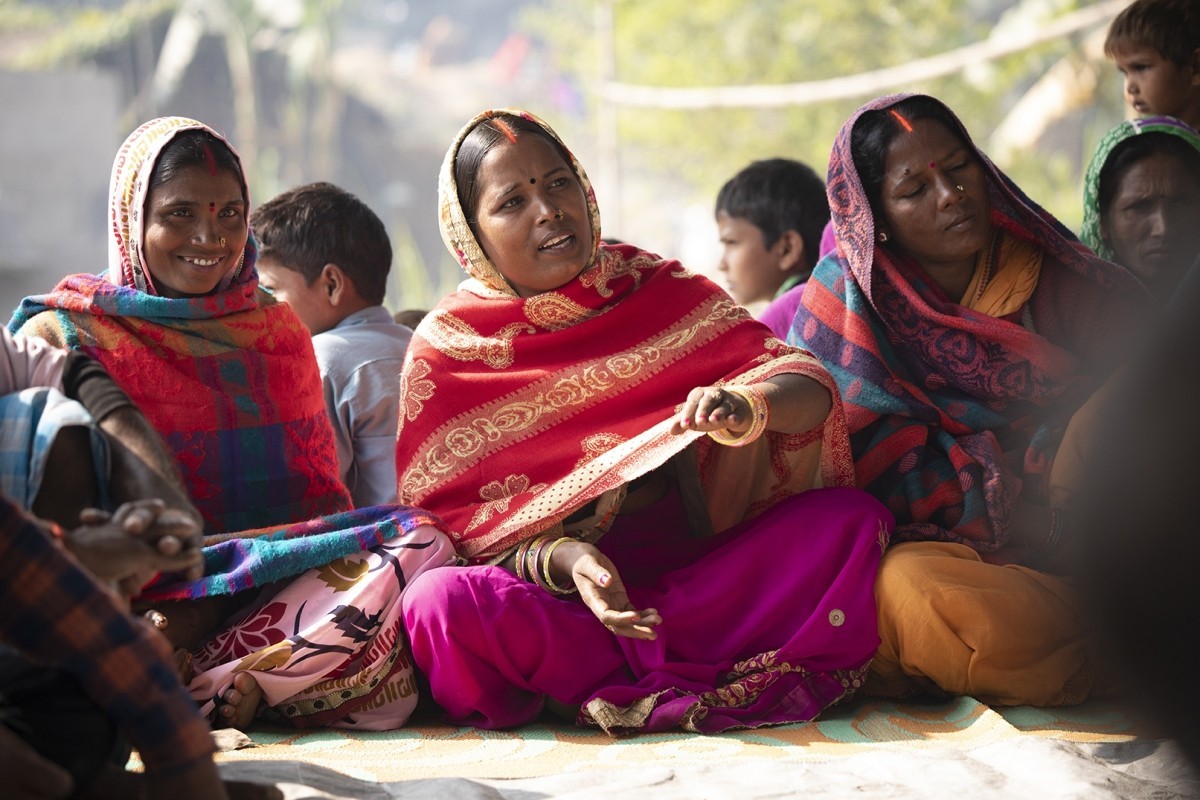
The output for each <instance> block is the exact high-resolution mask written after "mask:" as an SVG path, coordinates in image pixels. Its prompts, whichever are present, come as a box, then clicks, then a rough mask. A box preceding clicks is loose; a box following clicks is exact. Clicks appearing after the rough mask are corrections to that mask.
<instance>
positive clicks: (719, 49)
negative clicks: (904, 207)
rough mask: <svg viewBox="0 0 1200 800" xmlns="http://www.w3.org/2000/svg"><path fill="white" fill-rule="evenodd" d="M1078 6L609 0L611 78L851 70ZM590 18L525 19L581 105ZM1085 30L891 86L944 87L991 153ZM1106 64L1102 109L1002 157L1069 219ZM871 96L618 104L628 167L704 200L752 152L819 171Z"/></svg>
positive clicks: (591, 8)
mask: <svg viewBox="0 0 1200 800" xmlns="http://www.w3.org/2000/svg"><path fill="white" fill-rule="evenodd" d="M1086 5H1089V3H1078V2H1074V1H1073V0H1025V2H1023V3H1015V2H1011V0H1010V1H1009V2H1002V1H1001V0H991V1H989V0H974V1H973V2H961V0H908V1H907V2H904V3H896V2H894V1H893V0H806V1H805V2H803V3H797V2H795V0H756V2H754V3H752V4H751V3H730V2H728V0H636V1H635V0H612V3H611V9H612V10H611V13H612V21H613V31H614V36H613V39H614V45H615V47H614V49H615V53H614V54H613V56H614V58H613V61H614V63H615V66H614V69H615V74H614V75H613V76H612V78H613V80H615V81H618V82H621V83H629V84H639V85H650V86H663V87H695V86H736V85H745V84H783V83H799V82H805V81H813V80H820V79H826V78H834V77H838V76H845V75H854V74H858V73H862V72H866V71H870V70H875V69H880V68H884V67H889V66H897V65H902V64H904V63H905V62H908V61H911V60H914V59H918V58H923V57H928V56H932V55H936V54H939V53H944V52H946V51H950V50H953V49H955V48H958V47H962V46H964V45H967V44H970V43H973V42H977V41H980V40H982V39H985V38H986V37H987V36H988V35H989V34H990V33H991V31H992V30H993V29H994V28H996V27H997V26H1004V25H1008V26H1016V28H1017V29H1022V26H1024V27H1023V29H1024V30H1029V29H1030V27H1029V26H1036V25H1038V24H1039V22H1042V21H1045V20H1048V19H1053V18H1056V17H1059V16H1061V15H1063V14H1064V13H1067V12H1069V11H1072V10H1074V9H1076V8H1079V7H1082V6H1086ZM595 15H596V4H595V3H580V2H578V0H544V3H543V4H542V5H541V6H540V7H537V8H530V9H528V10H527V11H526V13H525V14H524V15H523V17H522V24H523V25H524V26H525V28H526V29H527V30H528V31H529V32H530V33H531V34H533V35H536V36H538V37H539V38H540V39H542V40H543V41H544V42H546V43H547V46H548V47H549V48H550V49H551V50H552V51H553V52H554V53H555V54H556V58H557V60H558V62H559V63H560V64H561V66H562V68H563V69H564V70H565V71H567V72H568V73H569V74H571V75H573V76H575V78H576V79H577V80H578V82H579V85H580V87H581V89H582V94H583V96H584V97H585V98H586V100H587V103H588V111H589V114H594V113H595V112H596V110H597V108H598V102H599V98H598V94H597V92H596V87H597V67H596V64H597V63H598V61H597V59H598V57H599V55H600V54H599V53H598V52H597V50H598V43H597V37H596V36H595V34H594V31H595ZM1083 38H1084V37H1083V36H1082V35H1076V36H1071V37H1064V38H1063V39H1062V40H1060V41H1055V42H1052V43H1048V44H1044V45H1040V46H1037V47H1034V48H1031V49H1029V50H1025V51H1022V52H1020V53H1017V54H1014V55H1012V56H1008V57H1005V58H1001V59H998V60H996V61H993V62H990V63H987V64H980V65H977V66H975V67H971V68H968V69H966V70H964V71H963V72H962V73H961V74H958V75H952V76H948V77H945V78H941V79H937V80H931V81H928V82H925V83H923V84H921V85H912V86H897V87H896V89H895V91H901V90H904V91H921V92H925V93H928V94H932V95H934V96H937V97H939V98H941V99H942V100H944V101H945V102H946V103H947V104H948V105H950V107H951V108H953V109H954V110H955V111H956V113H958V114H959V115H960V117H961V118H962V119H963V121H964V122H965V123H966V125H967V127H968V129H969V130H970V131H971V133H972V136H973V137H974V138H975V139H976V141H977V142H978V143H979V144H980V145H981V146H982V147H983V148H984V149H985V150H987V148H988V142H989V137H990V135H991V132H992V131H993V130H994V129H995V127H996V126H997V125H999V124H1000V123H1001V122H1002V121H1003V120H1004V118H1005V116H1006V115H1007V113H1008V110H1009V109H1010V108H1011V107H1012V106H1013V105H1014V104H1015V103H1016V102H1017V100H1019V99H1020V98H1021V96H1022V95H1023V93H1024V92H1025V91H1026V90H1027V89H1029V87H1031V86H1032V85H1033V84H1034V83H1035V82H1036V81H1037V80H1038V79H1039V78H1041V77H1042V76H1043V75H1044V74H1045V73H1047V71H1048V70H1050V68H1051V67H1052V66H1053V65H1055V64H1056V63H1058V62H1059V61H1060V60H1062V59H1064V58H1067V59H1070V58H1076V59H1081V58H1083V56H1082V55H1080V52H1081V41H1082V39H1083ZM1104 74H1105V76H1106V78H1107V80H1108V81H1109V84H1104V83H1103V82H1101V85H1100V88H1101V89H1102V90H1108V91H1107V93H1106V94H1107V98H1106V99H1104V100H1103V101H1102V102H1101V107H1100V108H1098V109H1096V108H1093V109H1090V110H1087V111H1085V112H1083V113H1082V114H1076V115H1074V116H1073V117H1072V118H1071V120H1070V124H1067V125H1065V126H1064V125H1058V126H1055V127H1051V128H1050V130H1049V131H1048V132H1047V136H1046V137H1045V138H1046V139H1048V140H1052V141H1048V142H1047V143H1046V145H1047V146H1046V147H1041V146H1039V147H1038V148H1036V150H1035V151H1033V152H1020V153H1017V154H1014V155H1011V156H1008V157H1006V158H1005V159H1003V160H1002V162H1003V163H1001V166H1002V167H1003V168H1005V169H1006V171H1008V172H1009V174H1010V175H1011V176H1012V177H1013V178H1014V179H1015V180H1016V181H1017V182H1018V184H1020V185H1021V186H1022V188H1023V189H1025V191H1026V192H1027V193H1028V194H1029V195H1030V196H1031V197H1033V198H1034V199H1035V200H1037V201H1038V202H1040V203H1041V204H1043V205H1045V206H1046V207H1047V208H1048V209H1050V210H1051V211H1052V212H1053V213H1056V214H1057V215H1058V216H1059V217H1060V218H1061V219H1062V220H1063V221H1064V222H1066V223H1067V224H1068V225H1072V226H1076V225H1077V223H1078V221H1079V220H1080V219H1081V217H1082V212H1081V210H1080V206H1081V203H1082V177H1081V173H1082V170H1083V169H1085V168H1086V161H1087V158H1088V156H1089V155H1090V153H1091V148H1092V147H1093V146H1094V143H1095V141H1096V140H1097V139H1098V138H1099V136H1100V134H1101V133H1102V132H1103V130H1105V129H1107V128H1108V127H1109V126H1111V125H1113V124H1116V123H1117V122H1119V121H1120V120H1121V119H1122V109H1121V104H1120V103H1121V100H1120V89H1119V83H1118V81H1117V78H1116V77H1115V72H1111V73H1110V72H1105V73H1104ZM1114 98H1115V100H1114ZM869 99H871V98H870V97H857V98H848V99H845V100H843V101H838V102H827V103H820V104H814V105H805V106H795V107H789V108H772V109H753V108H750V109H737V108H732V109H702V110H687V111H680V110H655V109H644V108H628V107H626V108H621V109H619V110H618V112H617V113H618V131H619V139H620V144H621V157H622V161H623V163H622V170H623V172H627V171H629V170H638V169H649V170H665V171H667V172H670V173H673V174H674V175H675V176H677V177H679V178H681V179H683V180H685V181H687V182H688V183H689V184H691V185H693V186H695V187H696V188H697V190H699V191H701V192H703V193H705V194H706V195H707V196H710V197H713V196H715V193H716V190H717V189H718V188H719V186H720V184H721V183H722V182H724V181H725V180H726V179H727V178H728V177H730V176H731V175H733V173H734V172H736V171H737V170H738V169H740V168H741V167H742V166H744V165H745V164H746V163H748V162H749V161H751V160H753V159H756V158H767V157H773V156H788V157H792V158H797V159H799V160H802V161H805V162H807V163H808V164H810V165H812V166H813V167H814V168H815V169H817V170H818V171H819V172H823V171H824V169H825V168H826V166H827V164H828V159H829V150H830V147H831V145H832V142H833V140H834V138H835V136H836V134H837V132H838V130H839V129H840V127H841V125H842V123H843V122H844V121H845V120H846V119H847V117H848V116H849V115H850V114H851V113H852V112H853V111H854V110H855V109H856V108H857V107H858V106H859V105H861V104H862V103H863V102H865V101H867V100H869ZM580 132H581V133H582V131H580ZM631 154H637V155H636V156H632V155H631ZM634 159H636V161H635V160H634Z"/></svg>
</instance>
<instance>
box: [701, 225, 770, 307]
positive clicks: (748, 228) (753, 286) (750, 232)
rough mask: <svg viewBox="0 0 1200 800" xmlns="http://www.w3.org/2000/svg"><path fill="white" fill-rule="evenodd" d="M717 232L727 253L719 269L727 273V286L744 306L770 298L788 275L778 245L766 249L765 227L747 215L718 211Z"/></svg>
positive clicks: (731, 293) (735, 298)
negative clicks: (752, 220)
mask: <svg viewBox="0 0 1200 800" xmlns="http://www.w3.org/2000/svg"><path fill="white" fill-rule="evenodd" d="M717 233H718V235H719V236H720V237H721V245H722V246H723V247H724V252H723V253H722V255H721V264H720V267H719V268H720V270H721V272H724V273H725V282H726V288H728V290H729V294H730V295H732V296H733V299H734V300H736V301H738V302H739V303H741V304H742V305H748V304H750V303H754V302H757V301H759V300H770V299H771V298H772V297H774V296H775V292H776V291H777V290H778V289H779V287H780V286H782V285H783V281H784V279H785V278H787V272H786V270H785V268H783V267H782V265H781V264H780V255H779V252H778V251H779V249H780V248H779V244H780V242H781V241H783V240H782V239H780V242H776V243H775V246H774V247H771V248H767V247H765V246H764V242H763V232H762V229H761V228H759V227H758V226H757V225H755V224H754V223H753V222H750V221H749V220H747V219H746V218H745V217H731V216H729V214H727V213H725V212H724V211H719V212H717Z"/></svg>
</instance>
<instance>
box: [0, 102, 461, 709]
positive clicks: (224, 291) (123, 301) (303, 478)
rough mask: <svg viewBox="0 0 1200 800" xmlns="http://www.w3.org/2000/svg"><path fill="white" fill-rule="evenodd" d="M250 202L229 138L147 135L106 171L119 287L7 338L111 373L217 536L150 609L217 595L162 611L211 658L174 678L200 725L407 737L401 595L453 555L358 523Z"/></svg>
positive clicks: (96, 292) (382, 519) (30, 309)
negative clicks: (332, 727) (204, 569)
mask: <svg viewBox="0 0 1200 800" xmlns="http://www.w3.org/2000/svg"><path fill="white" fill-rule="evenodd" d="M248 206H249V193H248V192H247V189H246V181H245V177H244V175H243V171H242V166H241V162H240V160H239V159H238V156H237V154H236V153H235V152H234V151H233V149H232V148H231V147H230V146H229V144H228V143H227V142H226V141H225V140H224V139H223V138H221V137H220V136H219V135H217V134H216V133H215V132H214V131H212V130H211V129H209V128H208V127H206V126H204V125H202V124H201V123H199V122H195V121H193V120H188V119H183V118H180V117H166V118H162V119H157V120H153V121H151V122H147V123H146V124H144V125H142V126H141V127H139V128H138V129H137V130H136V131H134V132H133V133H132V134H130V136H129V138H128V139H127V140H126V141H125V144H124V145H123V146H122V147H121V149H120V151H119V152H118V154H117V157H116V160H115V162H114V164H113V172H112V183H111V187H110V198H109V216H110V226H109V235H110V246H109V268H108V272H107V274H102V275H91V274H81V275H71V276H69V277H67V278H65V279H63V281H62V282H61V283H59V285H58V286H57V287H56V288H55V289H54V291H53V292H51V293H50V294H48V295H43V296H39V297H31V298H26V299H25V300H24V301H23V302H22V304H21V306H20V308H19V309H18V310H17V313H16V315H15V316H14V317H13V319H12V321H11V322H10V324H9V327H10V329H12V330H14V331H17V330H19V331H20V332H22V333H24V334H27V335H30V336H40V337H42V338H44V339H47V340H49V341H51V342H52V343H55V344H58V345H60V346H64V347H68V348H71V349H80V350H83V351H84V352H86V353H87V354H89V355H91V356H92V357H94V358H95V359H97V360H99V361H100V362H101V363H102V364H103V365H104V366H105V367H106V368H107V369H108V371H109V373H111V375H112V376H113V378H114V379H115V380H116V381H117V382H118V383H119V384H120V386H121V387H122V388H123V389H124V390H125V391H126V392H127V393H128V394H129V395H130V396H131V397H132V399H133V400H134V402H135V403H136V404H137V405H138V407H139V408H141V409H142V411H143V412H144V413H145V415H146V417H147V418H148V419H149V420H150V422H151V423H152V424H153V426H154V427H155V428H156V429H157V430H158V432H159V433H160V434H161V436H162V438H163V440H164V441H165V442H166V444H167V446H168V448H169V449H170V450H171V451H172V453H173V454H174V456H175V461H176V464H177V465H178V468H179V470H180V472H181V473H182V478H183V482H184V486H185V487H186V489H187V491H188V492H189V494H190V496H191V498H192V500H193V502H194V503H195V506H196V508H197V509H199V512H200V514H201V515H202V516H203V519H204V525H205V530H206V532H207V533H208V534H209V537H208V540H207V543H208V544H210V547H208V548H206V549H207V551H208V552H207V563H208V577H207V578H205V579H204V580H203V581H202V582H200V583H198V584H177V585H175V586H172V587H166V586H163V587H158V588H156V589H155V590H154V591H153V593H152V595H151V597H153V598H154V599H155V600H163V599H166V598H173V599H177V600H182V599H191V600H195V599H198V598H200V597H214V598H225V600H223V601H221V602H219V603H214V602H206V603H204V604H196V603H186V604H180V603H175V604H172V605H170V606H159V607H158V610H159V611H160V612H162V613H160V614H159V615H158V616H157V617H155V618H156V619H158V620H159V624H162V623H163V621H164V620H165V621H166V624H167V627H166V631H165V632H166V633H167V634H168V636H169V638H171V639H172V641H173V642H174V643H175V644H176V645H177V646H182V647H183V648H184V649H185V650H188V649H192V648H193V646H195V645H197V644H199V645H200V646H199V647H198V648H197V649H195V650H194V652H193V653H192V655H193V656H194V658H193V661H192V664H191V665H190V666H189V665H188V664H186V663H183V664H182V666H181V671H182V672H184V674H185V677H187V673H190V672H193V671H194V672H195V673H196V674H195V677H194V679H193V680H192V681H191V687H190V688H191V690H192V694H193V696H194V697H196V698H197V699H198V700H200V701H202V702H203V703H204V707H205V709H206V712H207V711H211V710H213V708H214V707H215V706H216V705H217V703H218V702H219V701H225V702H227V704H226V705H225V706H224V707H223V708H222V709H221V713H220V715H219V716H220V721H224V722H233V723H235V724H238V725H244V724H245V723H247V722H249V720H250V717H251V716H252V714H253V713H254V712H255V710H256V708H257V706H258V702H259V700H260V699H262V694H263V693H264V692H265V699H266V702H267V704H268V705H269V706H271V707H272V715H273V716H275V717H284V718H287V719H289V720H291V721H292V722H294V723H296V724H308V725H312V724H324V723H329V724H333V723H337V724H357V725H360V726H364V727H397V726H398V725H399V724H400V723H402V722H403V721H404V719H405V718H407V713H408V711H411V704H413V703H415V695H413V692H412V689H411V683H412V679H413V676H412V674H411V670H409V671H408V672H407V673H406V672H405V669H404V667H405V664H406V661H407V657H406V656H404V655H403V652H402V648H397V647H393V645H394V643H395V642H396V640H397V638H398V637H399V636H400V631H399V619H398V614H399V603H398V598H399V594H400V591H401V589H402V588H403V587H404V585H405V584H406V582H407V580H409V579H411V578H412V577H414V576H415V575H416V574H419V572H420V571H421V570H422V569H425V568H426V567H428V566H436V565H441V564H444V563H446V562H447V561H448V560H449V559H451V558H452V557H453V548H452V547H451V546H450V544H449V542H448V541H447V540H446V539H445V536H444V535H443V534H442V533H441V532H440V531H438V530H437V529H436V528H435V527H433V525H432V524H431V523H432V519H431V518H429V517H428V515H423V514H419V513H417V512H412V511H409V510H404V509H398V508H396V507H391V506H381V507H377V508H371V509H365V510H361V511H356V512H350V511H349V509H350V499H349V495H348V493H347V492H346V489H345V487H344V486H342V484H341V483H340V481H339V480H338V471H337V470H338V467H337V457H336V455H335V450H334V440H333V432H332V429H331V427H330V423H329V420H328V417H327V416H326V413H325V405H324V400H323V398H322V393H321V381H320V376H319V374H318V371H317V364H316V360H315V357H314V355H313V349H312V342H311V338H310V336H309V334H308V330H307V329H306V328H305V327H304V325H303V324H302V323H301V322H300V320H299V318H298V317H297V316H296V315H295V313H294V312H293V311H292V310H291V309H290V308H289V307H287V306H286V305H282V304H277V303H275V302H274V301H273V300H271V298H270V297H269V296H268V295H266V294H265V293H264V292H261V291H259V288H258V276H257V273H256V271H255V269H254V258H255V245H254V239H253V237H252V236H251V235H250V230H249V227H248V225H247V222H246V218H247V212H248V210H249V209H248ZM340 512H343V513H340ZM325 515H331V516H325ZM289 523H301V524H299V525H294V526H291V527H283V526H287V525H288V524H289ZM247 531H249V533H247ZM296 576H299V577H296ZM287 578H293V580H291V581H290V582H288V581H285V580H284V579H287ZM268 584H270V586H269V587H268V588H267V589H265V590H263V591H261V592H256V591H250V590H261V589H262V588H263V587H264V586H267V585H268ZM201 610H202V611H204V612H206V614H205V615H204V616H203V617H202V618H201V619H199V620H196V619H193V617H194V616H195V615H196V612H198V611H201ZM235 610H236V611H237V612H238V617H237V618H236V623H226V624H220V623H221V620H222V618H223V617H224V615H227V614H229V613H233V612H234V611H235ZM164 615H165V616H164ZM214 629H215V630H216V635H215V636H210V637H208V639H207V641H206V642H203V643H201V642H200V639H201V637H202V636H204V635H205V634H208V633H210V632H212V631H213V630H214ZM181 660H182V661H184V662H186V660H187V658H186V656H184V657H183V658H182V659H181ZM252 671H253V673H254V675H256V676H257V679H255V677H254V676H252V675H251V674H250V673H251V672H252ZM332 678H336V679H337V680H336V681H334V680H332ZM335 683H336V684H337V685H334V684H335ZM244 695H248V698H247V697H244ZM396 698H403V702H400V703H392V702H390V700H394V699H396ZM243 701H247V702H243ZM369 709H370V710H369ZM405 709H407V710H405ZM351 714H352V716H350V715H351Z"/></svg>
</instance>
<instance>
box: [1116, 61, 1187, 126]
mask: <svg viewBox="0 0 1200 800" xmlns="http://www.w3.org/2000/svg"><path fill="white" fill-rule="evenodd" d="M1114 60H1115V61H1116V64H1117V70H1118V71H1119V72H1120V73H1121V74H1122V75H1124V76H1125V99H1126V101H1128V103H1129V105H1130V106H1132V107H1133V110H1134V111H1136V112H1137V113H1138V114H1139V115H1141V116H1151V115H1166V116H1170V117H1178V118H1180V119H1182V120H1184V121H1185V122H1188V123H1191V124H1196V122H1197V119H1196V115H1197V113H1200V72H1198V71H1197V70H1196V68H1195V67H1194V66H1191V65H1187V66H1182V67H1181V66H1179V65H1178V64H1176V63H1175V62H1174V61H1171V60H1170V59H1167V58H1163V57H1162V55H1161V54H1160V53H1159V52H1158V50H1157V49H1155V48H1153V47H1150V46H1147V45H1132V44H1130V45H1126V46H1125V47H1123V48H1121V49H1120V50H1118V51H1117V52H1116V54H1115V57H1114Z"/></svg>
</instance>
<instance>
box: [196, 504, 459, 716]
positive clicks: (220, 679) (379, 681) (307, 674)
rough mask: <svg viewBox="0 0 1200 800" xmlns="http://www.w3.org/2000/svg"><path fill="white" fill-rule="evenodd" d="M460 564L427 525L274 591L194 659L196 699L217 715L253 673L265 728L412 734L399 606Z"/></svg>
mask: <svg viewBox="0 0 1200 800" xmlns="http://www.w3.org/2000/svg"><path fill="white" fill-rule="evenodd" d="M454 561H455V553H454V547H453V545H452V544H451V543H450V540H449V539H448V538H447V537H446V535H445V534H443V533H442V532H441V531H439V530H438V529H437V528H434V527H433V526H431V525H422V526H420V527H418V528H416V529H414V530H413V531H412V532H410V533H405V534H401V535H400V536H398V537H396V538H395V539H392V540H390V541H389V542H388V543H387V544H384V545H379V546H377V547H375V548H374V549H372V550H368V551H364V552H361V553H356V554H354V555H350V556H346V557H344V558H339V559H336V560H334V561H332V562H330V563H329V564H326V565H325V566H323V567H318V568H315V569H310V570H308V571H307V572H304V573H302V574H300V575H299V576H297V577H296V578H294V579H292V580H290V581H280V582H278V583H277V584H275V585H273V586H268V587H266V588H265V589H264V590H263V592H262V594H261V595H260V596H259V598H258V599H257V600H256V601H255V602H254V604H253V605H252V606H250V607H249V608H247V609H243V610H242V611H241V612H240V613H239V614H238V615H237V617H235V618H234V619H233V620H232V621H230V622H229V623H228V624H227V625H226V626H225V627H223V628H222V630H221V631H220V632H219V633H218V634H216V635H215V636H213V637H212V638H210V639H209V640H208V641H207V642H205V643H203V644H202V645H201V646H200V647H199V648H197V649H196V650H195V651H194V652H193V654H192V656H193V659H192V663H193V667H194V668H195V670H196V675H195V677H194V678H193V679H192V681H191V683H190V684H189V686H188V689H189V691H190V692H191V695H192V697H193V699H195V700H196V701H197V702H198V703H199V704H200V705H201V712H202V713H203V714H206V715H208V714H212V713H213V712H214V711H215V709H216V707H217V705H218V704H219V703H220V702H221V701H220V699H219V698H220V697H221V696H222V695H223V694H224V692H225V691H226V690H228V689H229V688H230V687H231V686H232V684H233V678H234V676H235V675H236V674H237V673H239V672H253V673H254V678H255V680H257V681H258V685H259V686H260V687H261V688H262V691H263V702H262V704H261V705H260V706H259V711H258V714H259V716H261V717H262V718H264V719H268V720H271V721H275V722H282V723H285V724H291V725H295V726H297V727H314V726H334V727H341V728H359V729H364V730H389V729H394V728H399V727H401V726H403V725H404V723H405V722H407V721H408V718H409V716H410V715H411V714H412V712H413V709H414V708H416V705H417V683H416V676H415V674H414V671H413V664H412V657H411V655H410V650H409V647H408V642H407V639H406V637H405V634H404V627H403V624H402V619H401V614H400V598H401V596H402V595H403V593H404V590H405V589H406V588H407V586H408V585H409V583H411V582H412V581H413V580H415V579H416V578H417V576H419V575H421V574H422V573H424V572H426V571H427V570H429V569H432V568H435V567H442V566H447V565H449V564H452V563H454Z"/></svg>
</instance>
